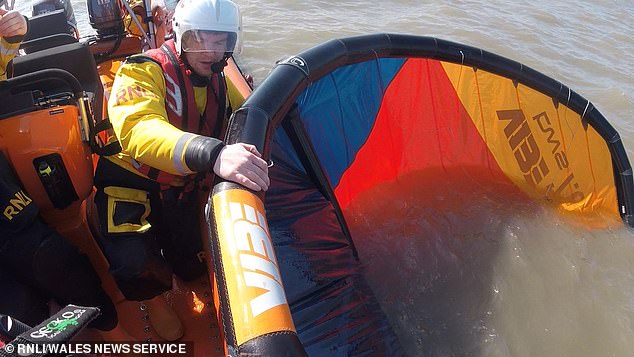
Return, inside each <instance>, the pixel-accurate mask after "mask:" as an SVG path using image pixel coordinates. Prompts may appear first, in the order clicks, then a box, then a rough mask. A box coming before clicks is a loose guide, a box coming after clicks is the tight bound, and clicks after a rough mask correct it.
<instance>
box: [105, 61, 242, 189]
mask: <svg viewBox="0 0 634 357" xmlns="http://www.w3.org/2000/svg"><path fill="white" fill-rule="evenodd" d="M227 86H228V88H227V89H228V90H227V95H228V100H229V103H231V105H232V108H237V107H239V106H240V105H241V104H242V102H243V101H244V98H243V97H242V96H241V95H240V94H239V93H238V91H237V90H236V88H235V86H234V85H233V84H231V82H230V81H227ZM194 92H195V102H196V106H197V109H198V111H199V112H200V113H203V112H204V109H205V106H206V99H207V88H206V87H194ZM166 95H167V93H166V85H165V76H164V75H163V70H162V68H161V66H160V65H159V64H158V63H156V62H154V61H140V62H127V63H125V64H124V65H123V66H121V68H120V69H119V71H118V72H117V75H116V77H115V79H114V82H113V86H112V90H111V92H110V98H109V99H108V115H109V118H110V121H111V123H112V126H113V130H114V133H115V135H116V138H117V139H118V140H119V142H120V144H121V147H122V151H121V153H119V154H117V155H114V156H110V157H108V159H109V160H110V161H112V162H114V163H115V164H117V165H119V166H121V167H123V168H125V169H127V170H129V171H131V172H134V173H136V174H139V175H141V174H140V172H139V171H138V169H139V167H140V166H141V164H145V165H148V166H151V167H153V168H156V169H158V170H160V171H164V172H167V173H170V174H173V175H179V176H181V177H184V176H186V175H189V174H192V173H194V172H195V170H193V169H192V168H190V167H188V166H187V164H186V162H185V157H184V155H185V152H186V151H187V148H188V145H189V144H190V143H192V141H193V140H194V139H195V138H196V137H200V135H197V134H194V133H189V132H185V131H183V130H181V129H179V128H177V127H175V126H174V125H172V124H171V123H170V122H169V120H168V114H167V111H166V102H165V99H166ZM220 120H224V118H221V119H220ZM183 181H184V180H182V181H181V182H173V183H172V185H174V186H180V185H182V184H183Z"/></svg>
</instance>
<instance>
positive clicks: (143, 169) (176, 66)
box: [136, 40, 228, 189]
mask: <svg viewBox="0 0 634 357" xmlns="http://www.w3.org/2000/svg"><path fill="white" fill-rule="evenodd" d="M144 54H145V55H146V56H148V57H150V58H152V59H153V60H154V61H156V62H157V63H158V64H160V65H161V67H162V69H163V73H164V76H165V90H166V98H165V109H166V111H167V116H168V120H169V122H170V124H172V125H174V126H175V127H177V128H179V129H181V130H183V131H187V132H190V133H194V134H200V135H205V136H210V137H215V138H218V137H220V135H221V134H222V132H223V130H224V125H225V119H226V118H227V113H228V109H227V97H226V93H227V84H226V82H225V79H224V75H223V74H222V73H219V74H214V75H213V76H212V78H211V80H210V81H209V84H208V86H207V104H206V107H205V111H204V113H202V114H201V113H199V112H198V108H197V106H196V101H195V99H194V86H193V83H192V81H191V80H190V79H189V75H190V73H191V70H190V69H188V68H187V66H186V65H185V63H184V62H183V61H182V60H181V59H180V57H179V56H177V55H176V48H175V46H174V41H173V40H169V41H166V42H165V43H164V44H163V45H162V46H161V47H160V48H158V49H152V50H149V51H146V52H145V53H144ZM136 169H137V170H138V171H139V172H140V173H142V174H143V175H145V176H147V177H148V178H150V179H152V180H154V181H157V182H158V183H159V184H161V188H162V189H166V188H168V187H169V185H170V183H172V182H174V181H175V180H178V179H181V180H182V179H183V177H182V176H176V175H173V174H170V173H167V172H164V171H160V170H158V169H156V168H154V167H151V166H149V165H145V164H141V165H140V166H139V167H136ZM196 176H198V174H191V175H189V176H187V177H186V178H185V180H184V181H185V183H186V184H187V183H191V181H193V180H194V179H195V178H196ZM199 178H200V177H199ZM206 181H209V178H207V180H206Z"/></svg>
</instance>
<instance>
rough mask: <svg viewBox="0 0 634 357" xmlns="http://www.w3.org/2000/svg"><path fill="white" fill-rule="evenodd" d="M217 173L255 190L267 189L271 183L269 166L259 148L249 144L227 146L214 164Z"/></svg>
mask: <svg viewBox="0 0 634 357" xmlns="http://www.w3.org/2000/svg"><path fill="white" fill-rule="evenodd" d="M214 172H215V173H216V175H218V176H220V177H222V178H223V179H225V180H229V181H233V182H237V183H239V184H241V185H243V186H245V187H247V188H249V189H251V190H253V191H260V190H263V191H266V190H268V188H269V185H270V184H271V181H270V180H269V168H268V165H267V163H266V161H264V160H263V159H262V155H261V154H260V153H259V152H258V149H256V148H255V146H253V145H249V144H242V143H238V144H232V145H227V146H225V147H224V148H223V149H222V150H221V151H220V154H219V155H218V159H216V163H215V164H214Z"/></svg>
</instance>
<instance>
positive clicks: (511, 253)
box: [17, 0, 634, 356]
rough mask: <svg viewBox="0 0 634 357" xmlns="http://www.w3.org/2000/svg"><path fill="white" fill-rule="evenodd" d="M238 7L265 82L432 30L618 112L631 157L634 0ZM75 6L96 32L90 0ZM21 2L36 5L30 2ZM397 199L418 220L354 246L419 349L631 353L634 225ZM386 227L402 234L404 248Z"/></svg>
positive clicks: (358, 1) (285, 2) (489, 200)
mask: <svg viewBox="0 0 634 357" xmlns="http://www.w3.org/2000/svg"><path fill="white" fill-rule="evenodd" d="M238 3H239V4H240V6H241V8H242V10H243V15H244V25H245V50H244V52H243V54H242V56H241V63H242V66H243V69H244V70H246V71H248V72H251V73H253V74H254V75H255V77H256V81H257V82H259V81H261V80H262V79H263V78H265V77H266V75H267V74H268V72H269V71H270V70H271V68H272V67H273V63H274V62H275V61H276V60H278V59H281V58H284V57H287V56H289V55H291V54H295V53H297V52H299V51H301V50H303V49H306V48H308V47H311V46H313V45H316V44H318V43H321V42H323V41H326V40H329V39H332V38H336V37H344V36H350V35H358V34H366V33H375V32H399V33H411V34H417V35H425V36H435V37H439V38H443V39H447V40H451V41H455V42H461V43H465V44H469V45H472V46H475V47H480V48H483V49H485V50H488V51H491V52H494V53H498V54H500V55H503V56H505V57H509V58H511V59H514V60H517V61H519V62H522V63H524V64H525V65H528V66H530V67H533V68H534V69H536V70H538V71H541V72H543V73H544V74H546V75H549V76H551V77H553V78H555V79H557V80H559V81H561V82H563V83H564V84H566V85H568V86H569V87H570V88H572V89H574V90H575V91H577V92H578V93H580V94H581V95H583V96H584V97H586V98H587V99H590V100H591V101H592V102H593V103H594V104H595V106H596V107H597V108H598V109H599V110H600V111H601V112H602V113H603V114H604V115H605V116H606V117H607V118H608V120H609V121H610V122H611V123H612V125H613V126H614V127H615V128H616V129H617V130H618V131H619V133H620V134H621V136H622V138H623V140H624V142H625V146H626V149H627V151H628V153H629V155H630V157H634V156H633V155H632V149H633V148H634V136H633V135H632V134H633V132H634V120H633V119H634V118H633V117H634V61H633V60H632V58H631V54H632V53H634V26H632V22H633V20H634V3H632V1H631V0H612V1H604V2H595V1H590V0H583V1H578V2H550V1H545V0H537V1H531V2H520V1H509V0H505V1H488V2H487V1H444V2H442V3H439V2H433V1H428V0H419V1H413V0H385V1H382V2H368V1H362V0H343V1H332V0H312V1H301V0H300V1H297V0H267V1H264V0H238ZM73 5H74V8H75V12H76V15H77V17H78V20H79V21H80V28H81V29H82V31H83V33H87V32H88V31H87V28H88V25H87V19H86V16H85V11H86V10H85V8H86V7H85V3H84V1H80V0H73ZM17 6H18V7H19V8H20V9H21V10H24V11H25V12H26V9H27V7H28V1H25V0H18V4H17ZM443 197H444V199H454V200H458V199H463V197H455V196H451V195H447V196H443ZM438 199H440V198H438V197H437V198H436V200H438ZM430 203H434V204H436V206H434V205H430ZM392 204H393V205H394V206H395V207H394V209H400V210H401V211H402V212H403V214H404V215H405V216H406V217H407V218H408V222H410V223H408V226H407V227H405V228H403V227H402V226H399V225H395V224H394V222H381V223H377V225H376V230H375V231H374V232H375V233H374V234H372V235H368V236H366V237H365V239H364V241H363V244H362V243H361V242H359V243H358V248H359V250H360V253H361V255H362V257H363V258H364V262H365V264H366V266H367V269H368V276H369V279H370V281H371V283H372V284H373V287H374V289H375V290H376V292H377V294H378V296H379V298H380V300H381V301H382V302H383V303H384V304H383V306H384V308H385V309H386V311H387V312H388V313H389V315H390V317H391V322H392V324H393V326H394V328H395V330H396V331H397V332H398V333H399V334H400V335H401V342H402V344H403V345H404V347H405V349H406V350H407V351H408V352H409V354H410V355H412V356H419V355H430V356H453V355H456V356H462V355H471V356H632V355H634V259H632V258H633V257H634V234H632V231H629V230H626V229H623V228H615V229H611V230H606V231H601V232H588V231H585V230H582V229H579V228H575V227H571V226H569V225H567V224H566V223H564V222H562V221H560V220H559V219H558V218H557V217H554V216H553V215H552V214H551V212H550V211H549V210H547V209H542V208H539V207H538V208H535V207H524V206H521V207H519V208H518V207H513V206H512V205H511V206H509V205H508V203H507V202H501V201H500V200H499V199H497V198H496V197H494V195H487V194H486V193H478V194H475V195H473V196H471V197H470V198H469V201H467V202H465V204H464V205H462V206H459V207H451V208H448V209H445V210H442V209H440V208H442V207H443V206H442V205H441V204H438V202H434V201H432V202H423V201H421V200H416V199H415V197H413V198H412V197H402V198H401V199H400V200H398V201H394V202H393V203H392ZM373 218H376V217H373V216H371V215H369V216H368V217H366V218H359V219H373ZM377 219H378V218H377ZM377 222H380V221H378V220H377ZM386 236H392V237H400V239H399V241H398V243H397V244H396V245H397V246H398V247H399V249H394V248H393V247H394V243H390V241H388V240H386V239H385V238H384V237H386ZM394 262H401V264H398V265H395V263H394ZM388 287H389V288H388Z"/></svg>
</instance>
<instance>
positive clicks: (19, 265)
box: [0, 155, 117, 330]
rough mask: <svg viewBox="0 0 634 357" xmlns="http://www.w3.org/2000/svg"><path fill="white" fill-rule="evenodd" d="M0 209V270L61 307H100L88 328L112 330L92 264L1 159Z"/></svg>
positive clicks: (113, 319)
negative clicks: (43, 214) (48, 219)
mask: <svg viewBox="0 0 634 357" xmlns="http://www.w3.org/2000/svg"><path fill="white" fill-rule="evenodd" d="M0 209H1V210H2V214H1V215H0V268H1V269H3V270H4V271H5V272H10V274H12V275H13V277H14V278H15V279H16V280H18V281H19V282H20V283H23V284H25V285H27V286H30V287H32V288H35V289H37V290H38V291H40V292H42V294H43V295H44V296H46V297H52V298H54V299H55V300H57V302H59V303H60V304H63V305H66V304H69V303H73V304H77V305H86V306H96V307H99V308H100V309H101V311H102V315H101V316H100V317H99V318H97V319H96V320H95V321H94V322H93V324H92V326H93V327H97V328H99V329H102V330H110V329H112V328H114V327H115V325H116V323H117V315H116V312H115V309H114V305H113V304H112V302H111V300H110V298H109V297H108V295H107V294H106V293H105V291H104V290H103V289H102V287H101V281H100V279H99V276H98V275H97V273H96V272H95V270H94V268H93V267H92V265H91V264H90V261H89V260H88V258H87V257H86V256H85V255H83V254H81V253H80V252H79V250H77V249H76V248H75V247H74V246H72V245H71V244H70V243H69V242H67V241H66V240H65V239H64V238H63V237H62V236H61V235H59V234H58V233H57V232H56V231H54V230H53V229H51V228H50V227H49V226H47V225H46V224H45V223H44V222H43V221H42V219H41V218H40V217H39V211H38V209H37V206H36V205H35V202H33V200H32V199H31V198H30V197H29V196H28V194H27V193H26V192H25V191H24V190H23V189H22V188H21V187H20V185H19V182H18V180H17V177H16V176H15V175H14V174H13V172H12V170H11V168H10V166H9V165H8V162H7V161H6V159H5V158H4V156H2V155H0Z"/></svg>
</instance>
